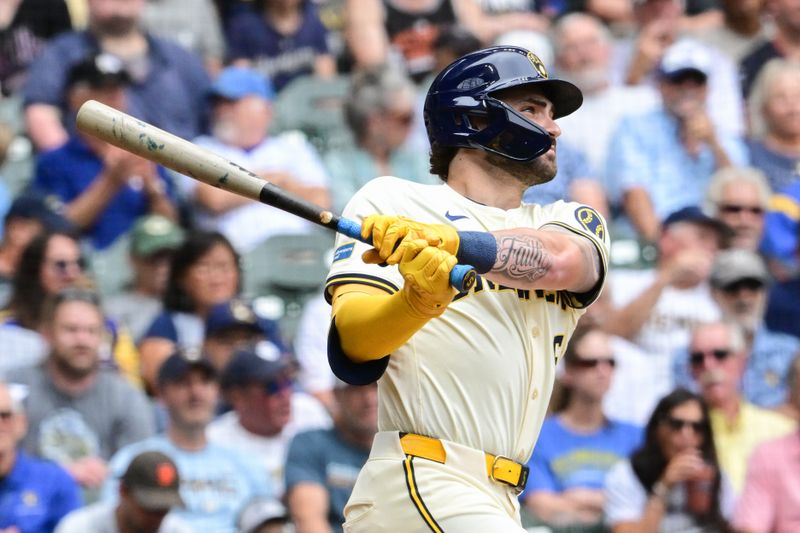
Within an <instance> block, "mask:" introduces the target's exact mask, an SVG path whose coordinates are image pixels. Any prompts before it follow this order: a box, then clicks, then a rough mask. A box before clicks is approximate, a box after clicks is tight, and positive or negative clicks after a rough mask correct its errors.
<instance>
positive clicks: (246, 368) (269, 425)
mask: <svg viewBox="0 0 800 533" xmlns="http://www.w3.org/2000/svg"><path fill="white" fill-rule="evenodd" d="M295 373H296V368H295V364H294V361H293V360H292V359H291V358H290V357H288V356H287V355H286V354H284V353H282V352H281V351H280V350H279V349H278V348H277V347H276V346H275V345H274V344H273V343H271V342H266V341H262V342H260V343H258V344H256V345H253V346H248V347H246V348H243V349H240V350H239V351H237V352H236V353H234V354H233V357H232V358H231V360H230V362H229V363H228V365H227V366H226V367H225V369H224V370H223V371H222V375H221V378H220V381H221V385H222V390H223V393H224V395H225V399H226V401H227V403H228V404H229V405H230V406H231V407H232V410H231V411H230V412H227V413H225V414H224V415H222V416H220V417H218V418H217V419H216V420H214V421H213V422H212V423H211V424H209V426H208V431H207V432H206V434H207V435H208V439H209V440H210V441H211V442H212V443H217V444H219V445H224V446H227V447H229V448H231V449H233V450H239V451H240V452H242V453H245V454H247V455H250V456H252V457H256V458H258V459H259V461H260V462H261V466H262V467H263V470H262V472H263V476H264V477H266V478H269V479H270V481H271V482H272V487H273V489H274V496H276V497H278V498H280V497H281V496H282V495H283V484H284V479H283V473H284V462H285V458H286V448H287V446H288V443H289V441H290V440H291V439H292V437H294V435H295V434H296V433H297V432H299V431H303V430H306V429H318V428H322V427H330V424H331V422H330V417H329V416H328V414H327V411H326V410H325V408H324V407H323V406H322V404H321V403H319V402H318V401H317V400H316V399H314V398H313V397H311V396H309V395H308V394H305V393H302V392H299V391H295V390H294V376H295Z"/></svg>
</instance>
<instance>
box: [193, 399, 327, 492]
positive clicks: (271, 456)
mask: <svg viewBox="0 0 800 533" xmlns="http://www.w3.org/2000/svg"><path fill="white" fill-rule="evenodd" d="M331 425H332V423H331V418H330V416H329V415H328V411H326V410H325V408H324V407H323V406H322V404H321V403H320V402H319V401H317V400H316V399H314V398H313V397H312V396H309V395H308V394H305V393H302V392H295V393H293V394H292V414H291V418H290V419H289V423H288V424H286V426H284V428H283V431H281V433H280V434H278V435H276V436H274V437H264V436H261V435H256V434H254V433H250V432H249V431H247V430H246V429H245V428H244V427H242V425H241V424H240V423H239V415H238V414H237V413H236V412H235V411H229V412H227V413H225V414H224V415H222V416H220V417H219V418H217V419H216V420H214V421H213V422H212V423H211V424H209V425H208V428H207V429H206V436H207V437H208V440H209V441H210V442H212V443H215V444H218V445H220V446H224V447H226V448H229V449H232V450H236V451H238V452H240V453H242V454H244V455H247V456H249V457H252V458H254V459H256V460H257V461H259V462H260V464H261V466H263V467H264V470H265V472H266V474H267V476H268V478H269V480H270V482H271V485H272V489H273V491H274V493H273V496H275V497H276V498H281V497H282V496H283V491H284V479H283V469H284V465H285V464H286V454H287V452H288V450H289V442H290V441H291V440H292V437H294V436H295V435H296V434H297V433H299V432H301V431H306V430H310V429H328V428H330V427H331Z"/></svg>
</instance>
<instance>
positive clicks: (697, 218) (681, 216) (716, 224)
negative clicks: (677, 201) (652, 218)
mask: <svg viewBox="0 0 800 533" xmlns="http://www.w3.org/2000/svg"><path fill="white" fill-rule="evenodd" d="M678 222H690V223H693V224H699V225H701V226H708V227H710V228H713V229H715V230H717V233H719V234H720V236H721V237H726V236H727V235H728V232H729V231H730V230H729V229H728V227H727V226H726V225H725V224H723V223H722V221H720V220H717V219H716V218H713V217H710V216H708V215H707V214H705V213H704V212H703V210H702V209H700V208H699V207H697V206H696V205H690V206H686V207H683V208H681V209H678V210H677V211H673V212H672V213H670V214H669V215H668V216H667V218H665V219H664V222H663V223H662V224H661V226H662V227H663V228H667V227H669V226H670V225H672V224H676V223H678Z"/></svg>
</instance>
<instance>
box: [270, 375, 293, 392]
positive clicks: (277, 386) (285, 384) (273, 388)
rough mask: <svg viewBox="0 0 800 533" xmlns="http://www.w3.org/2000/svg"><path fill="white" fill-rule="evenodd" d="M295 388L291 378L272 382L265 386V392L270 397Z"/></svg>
mask: <svg viewBox="0 0 800 533" xmlns="http://www.w3.org/2000/svg"><path fill="white" fill-rule="evenodd" d="M293 386H294V382H292V380H291V379H289V378H283V379H277V380H275V381H270V382H268V383H266V384H265V385H264V392H266V393H267V394H268V395H269V396H272V395H273V394H278V393H279V392H283V391H285V390H287V389H291V388H292V387H293Z"/></svg>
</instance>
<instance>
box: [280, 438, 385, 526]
mask: <svg viewBox="0 0 800 533" xmlns="http://www.w3.org/2000/svg"><path fill="white" fill-rule="evenodd" d="M368 457H369V450H359V449H357V448H354V447H353V446H352V445H350V444H347V443H346V442H344V441H343V440H342V439H341V438H340V437H339V435H338V434H337V432H336V430H335V429H318V430H313V431H306V432H303V433H298V434H297V435H295V437H294V439H293V440H292V443H291V444H290V445H289V453H288V456H287V459H286V491H287V494H288V493H289V492H290V491H291V490H292V487H293V486H295V485H297V484H298V483H316V484H319V485H321V486H323V487H325V490H326V492H327V493H328V498H329V500H328V502H329V504H328V505H329V507H328V523H329V524H330V526H331V527H332V528H333V530H334V531H337V532H341V531H342V525H341V524H343V523H344V506H345V504H346V503H347V500H348V499H349V498H350V493H351V492H352V491H353V485H355V482H356V478H357V477H358V472H359V471H360V470H361V467H363V466H364V464H365V463H366V462H367V458H368Z"/></svg>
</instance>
